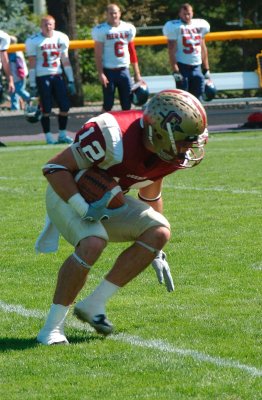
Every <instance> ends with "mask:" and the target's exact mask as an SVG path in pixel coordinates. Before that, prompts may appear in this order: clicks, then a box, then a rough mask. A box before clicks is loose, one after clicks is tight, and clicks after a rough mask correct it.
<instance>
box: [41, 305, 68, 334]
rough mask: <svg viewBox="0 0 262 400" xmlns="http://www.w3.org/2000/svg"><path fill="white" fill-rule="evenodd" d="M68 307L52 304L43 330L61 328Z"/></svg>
mask: <svg viewBox="0 0 262 400" xmlns="http://www.w3.org/2000/svg"><path fill="white" fill-rule="evenodd" d="M68 311H69V306H63V305H61V304H52V305H51V307H50V310H49V313H48V316H47V319H46V322H45V326H44V329H47V330H50V331H52V330H54V329H59V328H60V327H61V328H63V325H64V322H65V319H66V316H67V313H68Z"/></svg>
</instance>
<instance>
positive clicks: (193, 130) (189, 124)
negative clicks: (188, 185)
mask: <svg viewBox="0 0 262 400" xmlns="http://www.w3.org/2000/svg"><path fill="white" fill-rule="evenodd" d="M143 121H144V126H145V129H146V136H147V139H148V142H149V143H150V146H151V148H152V151H154V152H155V153H156V154H157V155H158V156H159V157H160V158H161V159H162V160H163V161H166V162H172V163H174V162H176V163H178V165H179V167H181V168H191V167H193V166H195V165H197V164H199V163H200V162H201V160H202V159H203V157H204V145H205V144H206V143H207V138H208V132H207V129H206V121H207V120H206V113H205V110H204V108H203V106H202V105H201V103H200V102H199V101H198V100H197V99H196V98H195V97H194V96H192V95H191V94H190V93H188V92H185V91H183V90H178V89H176V90H164V91H162V92H160V93H158V94H157V95H155V96H154V97H153V98H152V99H151V100H150V101H149V103H148V105H147V106H146V109H145V111H144V116H143Z"/></svg>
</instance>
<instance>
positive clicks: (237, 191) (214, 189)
mask: <svg viewBox="0 0 262 400" xmlns="http://www.w3.org/2000/svg"><path fill="white" fill-rule="evenodd" d="M164 188H173V189H175V190H195V191H198V192H224V193H232V194H254V195H262V191H261V190H256V189H253V190H245V189H230V188H225V187H223V186H218V187H216V186H214V187H208V188H205V187H194V186H178V185H171V184H169V183H164Z"/></svg>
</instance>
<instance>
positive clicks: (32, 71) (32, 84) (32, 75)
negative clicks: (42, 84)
mask: <svg viewBox="0 0 262 400" xmlns="http://www.w3.org/2000/svg"><path fill="white" fill-rule="evenodd" d="M28 78H29V86H30V87H36V72H35V69H34V68H32V69H29V76H28Z"/></svg>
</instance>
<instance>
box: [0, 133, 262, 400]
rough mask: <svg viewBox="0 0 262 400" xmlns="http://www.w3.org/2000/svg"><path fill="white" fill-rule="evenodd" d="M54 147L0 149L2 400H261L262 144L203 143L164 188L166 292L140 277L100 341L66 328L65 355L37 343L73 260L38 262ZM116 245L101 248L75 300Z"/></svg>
mask: <svg viewBox="0 0 262 400" xmlns="http://www.w3.org/2000/svg"><path fill="white" fill-rule="evenodd" d="M61 148H62V147H59V146H49V147H48V146H45V145H43V144H39V145H36V144H35V143H13V144H10V145H8V146H7V147H6V148H1V149H0V167H1V173H0V207H1V216H0V218H1V241H0V246H1V290H0V293H1V294H0V319H1V325H0V326H1V332H0V341H1V367H0V368H1V376H0V383H1V385H0V398H1V399H2V400H7V399H12V400H16V399H19V400H21V399H25V400H28V399H30V400H31V399H52V400H54V399H66V400H69V399H70V400H71V399H72V400H75V399H77V400H78V399H81V400H82V399H85V400H97V399H107V400H113V399H116V400H118V399H119V400H122V399H123V400H127V399H130V400H134V399H139V400H153V399H154V400H155V399H156V400H177V399H178V400H184V399H201V400H202V399H206V400H213V399H216V400H217V399H223V400H224V399H225V400H240V399H241V400H258V399H262V365H261V364H262V363H261V359H262V352H261V348H262V343H261V327H262V321H261V309H262V307H261V306H262V301H261V300H262V290H261V274H262V250H261V243H262V228H261V222H262V216H261V204H262V179H261V170H262V168H261V167H262V162H261V160H262V157H261V148H262V132H248V133H246V132H238V133H237V132H236V133H227V134H213V135H211V138H210V141H209V144H208V145H207V148H206V151H207V152H206V158H205V160H204V161H203V162H202V164H201V165H200V166H199V167H197V168H194V169H192V170H188V171H180V172H178V173H176V174H174V175H172V176H170V177H167V178H166V180H165V186H164V191H163V196H164V202H165V215H166V216H167V217H168V219H169V220H170V222H171V224H172V232H173V234H172V238H171V241H170V242H169V244H168V245H167V246H166V248H165V251H166V252H167V255H168V260H169V264H170V266H171V269H172V271H173V276H174V278H175V283H176V291H175V292H174V293H168V292H167V291H166V290H165V288H164V287H162V286H161V285H159V284H158V282H157V279H156V277H155V272H154V270H153V268H152V267H149V268H148V269H147V270H146V271H145V272H144V273H143V274H142V275H140V276H139V277H138V278H137V279H136V280H134V281H133V282H132V283H131V284H130V285H128V286H127V287H125V288H124V289H122V290H121V291H120V292H119V293H118V294H117V295H116V296H115V297H114V298H112V299H111V301H110V303H109V304H108V309H107V314H108V317H109V319H110V320H111V321H112V322H113V323H114V325H115V327H116V333H115V334H114V335H112V336H111V337H107V338H106V339H104V338H101V337H100V336H99V335H97V334H96V333H94V332H93V331H92V330H91V328H90V329H89V328H86V327H85V326H84V325H83V324H80V322H78V321H77V320H75V319H74V317H73V316H72V315H70V316H69V318H68V321H67V325H66V334H67V337H68V339H69V341H70V342H71V345H70V346H51V347H45V346H41V345H38V344H37V343H36V340H35V338H36V335H37V333H38V331H39V329H40V327H41V326H42V324H43V321H44V318H45V315H46V313H47V311H48V309H49V306H50V303H51V299H52V294H53V290H54V285H55V282H56V274H57V271H58V269H59V267H60V265H61V263H62V261H63V260H64V259H65V258H66V257H67V256H68V255H69V254H71V252H72V248H71V247H70V246H69V245H68V244H67V243H66V242H65V241H64V240H61V241H60V248H59V251H58V252H57V253H55V254H48V255H36V254H35V252H34V242H35V239H36V237H37V235H38V233H39V232H40V230H41V228H42V226H43V222H44V216H45V205H44V193H45V188H46V181H45V179H44V178H43V177H42V175H41V166H42V165H43V164H44V163H45V162H46V161H47V160H48V159H49V158H50V157H51V155H53V154H55V153H56V152H57V151H58V150H60V149H61ZM124 247H125V246H124V244H121V245H117V244H113V245H112V244H109V246H108V248H107V249H106V251H105V252H104V254H103V256H102V258H101V260H100V262H99V265H96V266H95V267H94V268H93V270H92V273H91V274H90V279H89V282H88V284H87V286H86V287H85V289H84V290H83V292H82V293H81V295H80V296H79V298H82V297H83V296H84V295H87V294H88V293H89V291H91V290H92V289H93V288H94V286H95V285H96V284H97V283H98V282H99V281H100V280H101V278H102V277H103V276H104V274H105V273H106V271H108V269H109V268H110V266H111V265H112V263H113V261H114V259H115V257H116V256H117V255H118V254H119V252H120V251H121V250H122V249H123V248H124Z"/></svg>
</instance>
